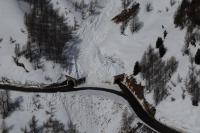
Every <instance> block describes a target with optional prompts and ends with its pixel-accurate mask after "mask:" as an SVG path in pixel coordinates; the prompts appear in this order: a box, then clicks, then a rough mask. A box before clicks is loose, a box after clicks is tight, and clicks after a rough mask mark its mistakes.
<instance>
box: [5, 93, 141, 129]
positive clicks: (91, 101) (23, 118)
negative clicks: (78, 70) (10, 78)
mask: <svg viewBox="0 0 200 133" xmlns="http://www.w3.org/2000/svg"><path fill="white" fill-rule="evenodd" d="M11 94H12V98H13V99H15V98H17V97H19V96H23V103H22V104H21V105H22V106H21V107H20V110H18V111H15V112H13V113H12V114H11V116H9V117H8V118H7V119H6V123H7V124H8V125H9V126H13V129H12V130H11V131H10V132H11V133H17V132H20V131H21V128H24V127H25V126H27V127H28V123H29V121H30V120H31V118H32V115H35V116H36V119H37V120H38V125H40V126H41V125H42V124H43V123H44V122H45V121H46V119H47V118H48V115H47V114H46V113H45V112H46V111H49V110H50V106H49V103H51V104H52V105H53V107H54V108H56V113H55V116H56V118H57V119H58V120H60V121H61V122H62V123H63V124H64V125H65V126H66V125H67V124H68V122H69V121H70V120H71V121H72V122H73V124H75V125H76V127H77V129H78V130H79V131H81V132H87V133H93V132H97V133H101V132H118V131H119V129H120V127H121V126H120V125H121V119H122V113H123V112H124V111H125V110H126V111H127V113H128V114H129V115H130V114H132V113H133V110H131V108H130V107H129V105H128V103H127V102H126V101H125V100H124V99H123V98H121V97H119V96H115V95H113V94H110V93H105V92H98V91H80V92H70V93H57V94H38V95H40V96H39V97H38V98H37V100H39V104H41V107H42V108H41V109H37V108H36V107H35V106H34V104H33V103H32V102H33V100H32V99H33V96H34V95H35V94H32V93H21V92H20V93H19V92H12V93H11ZM135 117H136V116H135ZM135 119H136V120H138V119H137V118H135ZM66 128H67V127H66Z"/></svg>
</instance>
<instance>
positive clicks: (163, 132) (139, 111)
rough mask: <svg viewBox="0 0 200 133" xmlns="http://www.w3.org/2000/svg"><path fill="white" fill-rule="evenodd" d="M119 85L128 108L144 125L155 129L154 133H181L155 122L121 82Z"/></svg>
mask: <svg viewBox="0 0 200 133" xmlns="http://www.w3.org/2000/svg"><path fill="white" fill-rule="evenodd" d="M117 84H118V85H119V87H120V88H121V89H122V91H123V92H124V94H125V95H126V96H125V97H126V98H125V99H126V100H127V101H128V103H129V104H130V106H131V107H132V108H133V110H134V111H135V113H136V115H137V116H138V117H139V118H140V119H141V120H142V121H143V122H144V123H146V124H147V125H148V126H150V127H151V128H153V129H155V130H156V131H158V132H160V133H181V132H179V131H177V130H175V129H172V128H170V127H168V126H166V125H164V124H162V123H160V122H159V121H157V120H156V119H154V118H153V117H151V116H150V115H149V114H148V113H147V112H146V111H145V110H144V109H143V107H142V106H141V104H140V103H139V102H138V100H137V99H136V97H135V96H134V95H133V94H132V93H131V92H130V91H129V89H128V88H127V87H126V86H125V85H123V84H122V83H121V82H119V83H117Z"/></svg>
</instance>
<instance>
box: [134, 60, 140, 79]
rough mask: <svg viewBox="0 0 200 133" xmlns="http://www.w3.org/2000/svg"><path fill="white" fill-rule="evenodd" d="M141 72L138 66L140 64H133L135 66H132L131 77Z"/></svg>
mask: <svg viewBox="0 0 200 133" xmlns="http://www.w3.org/2000/svg"><path fill="white" fill-rule="evenodd" d="M140 72H141V66H140V63H139V62H138V61H137V62H136V63H135V66H134V71H133V75H135V76H136V75H137V74H138V73H140Z"/></svg>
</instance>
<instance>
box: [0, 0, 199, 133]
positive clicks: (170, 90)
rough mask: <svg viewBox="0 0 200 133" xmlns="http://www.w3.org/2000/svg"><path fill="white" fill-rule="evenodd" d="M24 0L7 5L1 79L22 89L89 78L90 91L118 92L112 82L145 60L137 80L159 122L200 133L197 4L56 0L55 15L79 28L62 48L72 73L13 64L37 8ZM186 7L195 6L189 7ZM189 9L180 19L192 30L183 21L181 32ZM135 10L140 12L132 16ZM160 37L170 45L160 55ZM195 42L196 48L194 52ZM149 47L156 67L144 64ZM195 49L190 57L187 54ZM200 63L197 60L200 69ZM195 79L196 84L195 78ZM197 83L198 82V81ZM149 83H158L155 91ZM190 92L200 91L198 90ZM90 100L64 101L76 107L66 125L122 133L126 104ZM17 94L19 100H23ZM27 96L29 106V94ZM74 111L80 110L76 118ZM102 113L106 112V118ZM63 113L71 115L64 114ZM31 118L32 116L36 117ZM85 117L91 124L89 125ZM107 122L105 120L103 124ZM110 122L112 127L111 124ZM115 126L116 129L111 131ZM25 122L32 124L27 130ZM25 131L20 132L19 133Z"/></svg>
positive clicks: (1, 10)
mask: <svg viewBox="0 0 200 133" xmlns="http://www.w3.org/2000/svg"><path fill="white" fill-rule="evenodd" d="M24 1H28V0H1V1H0V18H1V20H0V77H1V78H2V79H5V77H6V78H8V79H10V80H13V81H20V82H22V83H27V82H29V83H30V82H37V83H38V82H39V83H52V82H61V81H63V80H64V75H65V74H67V75H71V76H73V77H76V78H79V77H83V76H86V77H87V80H86V84H85V85H84V86H86V87H87V86H99V87H107V88H111V89H116V90H119V88H118V87H117V86H113V85H111V84H112V82H113V76H114V75H117V74H121V73H126V74H129V75H130V74H133V69H134V65H135V63H136V62H137V61H138V62H139V63H140V65H141V67H142V70H141V72H140V73H139V74H138V75H136V76H135V78H136V79H137V82H138V83H140V82H141V84H142V85H144V86H145V87H146V88H145V92H144V93H145V97H146V99H147V101H148V102H150V103H151V104H152V105H154V106H155V107H156V109H157V111H156V116H155V117H156V119H158V120H159V121H161V122H163V123H166V124H167V125H170V126H172V127H177V128H179V129H183V130H185V131H186V132H191V133H198V132H200V128H199V126H198V125H199V124H200V121H199V117H200V115H199V113H200V112H199V110H200V108H199V106H195V105H198V102H199V95H198V94H199V90H198V88H199V87H198V86H199V85H197V86H192V85H193V84H192V83H194V81H195V84H194V85H196V84H199V78H198V76H199V66H198V64H195V63H194V62H192V63H191V57H195V55H196V53H197V50H198V49H199V45H196V44H198V43H199V40H198V38H199V36H198V33H199V25H198V24H197V25H195V24H193V23H192V22H193V21H195V20H196V21H197V22H198V19H194V18H193V17H191V16H192V15H191V14H192V13H191V12H193V13H194V12H195V10H192V9H191V8H190V7H193V6H194V5H195V0H193V1H186V0H164V1H163V0H127V1H126V2H127V3H126V2H125V3H123V0H84V1H83V0H51V1H50V3H51V4H52V7H53V9H54V10H57V11H58V14H59V15H60V16H63V17H64V21H65V23H66V24H67V25H68V26H69V27H70V28H71V29H72V35H73V39H72V40H70V41H68V42H66V44H65V46H66V47H64V48H63V54H62V55H64V56H65V57H67V59H66V60H65V63H66V64H67V65H66V66H64V67H63V65H62V64H59V63H57V62H55V61H52V60H48V59H47V58H46V57H45V56H44V57H41V58H40V62H41V64H42V67H41V68H39V69H35V68H34V65H33V63H31V62H30V60H29V59H28V58H26V56H20V57H19V58H17V59H18V62H19V63H23V64H24V67H22V66H17V63H16V62H15V60H14V59H15V58H13V57H16V49H18V48H17V47H19V49H20V50H22V49H23V47H25V46H26V45H27V44H28V43H27V42H29V39H30V33H29V30H28V28H27V25H25V22H24V21H25V19H24V18H25V17H24V16H25V14H27V13H30V11H31V10H30V5H29V4H28V3H27V2H24ZM183 2H186V3H187V4H191V6H185V5H183ZM193 2H194V3H193ZM196 2H197V1H196ZM197 3H198V2H197ZM180 5H182V6H180ZM192 5H193V6H192ZM181 7H182V8H183V9H181ZM194 7H195V8H197V7H196V6H194ZM185 8H187V10H191V12H190V11H188V12H186V13H188V14H186V15H185V16H186V17H183V18H181V17H180V16H178V17H177V19H178V20H179V19H180V18H181V20H185V23H183V24H185V25H184V26H182V25H181V24H182V23H180V21H178V20H177V23H178V22H179V23H180V25H177V24H174V22H175V23H176V21H175V20H174V18H175V16H176V15H177V14H178V13H177V11H180V12H181V11H182V12H181V13H180V12H179V14H178V15H180V14H182V13H183V12H184V11H185V10H184V9H185ZM178 9H179V10H178ZM131 11H132V12H133V13H130V12H131ZM129 13H130V14H129ZM124 14H125V15H124ZM182 15H183V14H182ZM190 15H191V16H190ZM117 16H118V17H119V16H120V17H121V18H119V20H120V21H115V20H116V19H113V18H115V17H117ZM188 16H189V17H188ZM187 19H191V20H187ZM113 20H114V21H113ZM181 22H182V21H181ZM192 26H194V27H192ZM191 27H192V28H191ZM191 29H192V30H191ZM192 37H193V38H192ZM158 38H161V40H162V41H161V43H162V42H163V43H162V44H161V45H162V47H161V48H160V46H158V44H157V43H158V41H157V40H158ZM33 40H34V39H33ZM194 40H195V46H193V45H190V43H191V44H193V42H194ZM43 41H44V40H43ZM32 44H33V46H34V45H35V42H34V41H33V42H32ZM186 44H187V45H186ZM36 45H37V44H36ZM149 46H151V47H152V48H153V52H152V53H155V55H154V56H152V57H155V60H153V61H155V63H154V64H153V65H152V64H151V63H152V62H151V61H150V64H148V63H149V62H148V61H144V57H145V55H148V54H144V53H145V51H146V53H148V50H149V49H150V47H149ZM186 46H187V47H186ZM156 47H157V48H156ZM148 48H149V49H148ZM188 49H189V51H190V52H188V53H187V50H188ZM149 53H150V52H149ZM60 54H61V53H60ZM161 54H162V56H161ZM171 57H173V59H175V60H176V61H177V62H178V63H177V68H176V69H174V70H173V72H171V70H172V69H173V68H172V67H173V66H170V65H169V67H170V69H168V68H167V67H168V66H167V64H168V63H169V64H170V61H169V60H170V59H171ZM147 59H148V58H147ZM198 59H199V58H197V61H196V60H195V61H196V62H198ZM144 62H147V64H145V65H146V66H145V65H144V64H142V63H144ZM159 63H160V64H159ZM163 64H164V65H163ZM144 66H145V67H146V69H145V70H148V69H153V70H152V71H153V72H152V71H151V70H149V71H148V72H152V73H153V75H151V74H152V73H150V74H149V75H148V73H145V72H146V71H145V70H144ZM166 66H167V67H166ZM155 67H156V69H154V68H155ZM193 67H194V69H192V68H193ZM165 68H166V69H165ZM154 70H156V71H154ZM161 70H163V71H161ZM164 70H168V71H170V72H169V73H170V74H168V73H167V74H166V72H165V71H164ZM194 72H195V73H194ZM145 74H146V76H144V75H145ZM159 74H160V75H159ZM191 75H192V76H193V77H194V78H191ZM158 76H160V79H159V77H158ZM154 78H155V79H156V78H157V79H158V80H154ZM166 78H167V79H166ZM151 79H153V80H151ZM162 79H164V80H162ZM191 79H196V80H192V81H191ZM150 81H151V82H152V81H153V82H155V83H152V84H150ZM161 82H162V83H161ZM191 84H192V85H191ZM150 85H152V86H150ZM191 86H192V87H191ZM149 88H151V89H149ZM188 88H189V89H191V88H197V89H195V90H193V89H192V91H191V90H189V89H188ZM162 92H165V93H164V94H163V93H162ZM156 93H157V94H156ZM160 93H162V94H160ZM88 94H90V93H89V92H88V93H87V92H84V93H83V94H82V93H80V94H79V93H78V94H77V93H75V94H66V95H65V96H66V97H67V100H66V101H69V102H67V103H66V104H67V106H68V108H70V111H69V112H70V117H71V118H66V119H72V121H73V122H74V123H75V124H76V125H77V126H78V129H79V130H81V129H82V130H83V132H91V133H92V132H96V128H97V130H98V131H97V132H118V131H119V125H120V120H121V119H122V117H121V116H122V114H123V111H124V110H126V109H125V108H126V105H123V106H122V107H121V103H120V102H121V101H120V100H119V103H120V105H119V103H115V101H114V100H111V99H106V100H104V99H103V100H102V98H99V97H98V96H96V95H97V94H96V93H95V94H92V96H89V95H88ZM13 95H14V97H17V96H18V95H20V94H15V93H14V94H13ZM156 96H159V97H161V98H159V102H157V101H156V100H155V99H156ZM23 97H24V99H29V98H26V97H25V95H24V94H23ZM44 97H45V96H44ZM58 97H59V96H58ZM79 97H80V98H79ZM58 99H59V98H58ZM82 100H83V101H84V102H83V101H82ZM47 101H48V100H47ZM122 101H123V100H122ZM58 103H61V101H58ZM72 103H74V104H72ZM85 103H86V104H85ZM101 104H102V105H101ZM125 104H127V103H125ZM93 105H94V106H93ZM118 105H119V107H118ZM58 106H59V107H57V106H56V108H57V109H59V108H60V105H58ZM110 106H112V107H110ZM116 106H117V107H116ZM127 106H128V105H127ZM62 108H63V107H62ZM116 108H117V109H116ZM127 108H128V107H127ZM104 109H105V110H104ZM74 110H76V111H75V112H73V111H74ZM102 110H104V111H105V112H101V111H102ZM128 110H129V111H128V112H129V113H130V112H131V113H130V114H134V113H133V112H132V111H130V109H128ZM62 111H64V109H61V112H62ZM82 111H83V112H82ZM24 112H25V113H27V116H29V117H30V112H31V111H30V110H28V111H24ZM24 112H23V113H24ZM38 112H39V113H38ZM38 112H37V113H36V116H41V115H42V113H40V111H38ZM18 113H19V114H20V113H21V112H17V113H16V115H13V116H11V117H10V118H9V120H8V121H9V122H10V121H12V119H17V118H18V116H17V114H18ZM102 113H103V114H102ZM58 114H59V115H60V116H59V117H60V119H61V120H63V119H62V118H65V117H62V116H63V114H62V113H58ZM77 114H79V115H77ZM82 115H83V116H82ZM85 116H87V118H91V119H88V120H87V118H86V117H85ZM101 116H102V118H99V117H101ZM116 116H117V117H116ZM107 117H108V118H110V119H108V118H107ZM79 118H80V119H79ZM104 118H105V119H106V120H105V119H104ZM29 119H30V118H29ZM97 119H98V120H100V121H98V120H97ZM63 121H64V120H63ZM91 121H92V122H91ZM105 121H107V124H105V123H104V122H105ZM110 121H111V124H109V123H110ZM26 122H27V120H26V121H24V122H23V123H24V124H25V123H26ZM93 122H94V123H95V124H94V125H93V124H92V123H93ZM40 123H41V121H40ZM12 124H15V122H13V123H12ZM24 124H22V125H21V126H20V128H22V126H24ZM134 124H135V123H134ZM134 124H133V125H134ZM116 127H117V128H116ZM20 128H17V129H16V130H18V131H19V130H20ZM81 132H82V131H81Z"/></svg>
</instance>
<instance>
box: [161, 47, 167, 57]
mask: <svg viewBox="0 0 200 133" xmlns="http://www.w3.org/2000/svg"><path fill="white" fill-rule="evenodd" d="M166 52H167V49H166V48H165V46H164V45H161V46H160V47H159V54H160V57H161V58H162V57H163V56H164V55H165V53H166Z"/></svg>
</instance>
